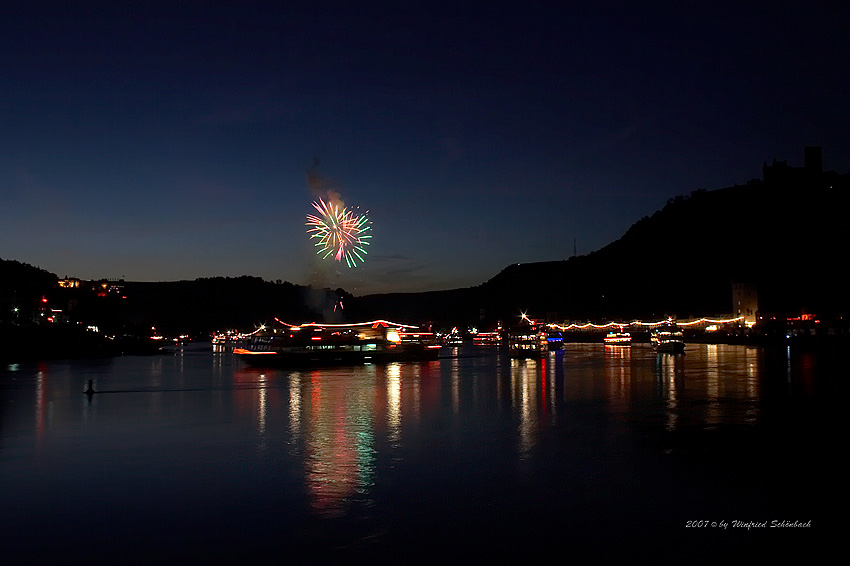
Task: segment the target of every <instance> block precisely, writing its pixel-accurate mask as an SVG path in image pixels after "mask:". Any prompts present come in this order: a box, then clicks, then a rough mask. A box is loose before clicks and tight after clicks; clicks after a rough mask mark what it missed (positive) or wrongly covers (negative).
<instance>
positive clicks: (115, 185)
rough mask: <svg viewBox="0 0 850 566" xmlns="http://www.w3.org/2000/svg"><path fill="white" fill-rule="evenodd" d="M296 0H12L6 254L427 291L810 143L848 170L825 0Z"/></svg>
mask: <svg viewBox="0 0 850 566" xmlns="http://www.w3.org/2000/svg"><path fill="white" fill-rule="evenodd" d="M119 4H120V5H119ZM175 4H176V5H175ZM278 4H282V5H284V6H281V5H278ZM289 4H290V3H285V2H281V3H271V2H239V3H236V2H234V3H221V2H183V3H179V2H123V3H117V2H103V3H95V2H82V3H77V2H74V3H71V2H49V3H45V2H42V3H39V2H22V3H19V4H17V3H12V4H9V3H4V7H2V8H0V120H2V129H0V257H2V258H4V259H18V260H20V261H25V262H27V263H31V264H34V265H38V266H40V267H42V268H44V269H47V270H49V271H52V272H55V273H57V274H58V275H59V276H63V275H69V276H78V277H82V278H85V279H90V278H101V277H109V278H117V277H122V276H123V277H125V278H127V279H132V280H175V279H194V278H196V277H205V276H213V275H226V276H238V275H243V274H247V275H256V276H260V277H263V278H265V279H283V280H288V281H291V282H293V283H299V284H308V283H311V284H314V285H321V286H332V287H337V286H342V287H344V288H345V289H346V290H348V291H350V292H353V293H354V294H356V295H362V294H367V293H371V292H383V291H390V290H401V291H418V290H432V289H445V288H454V287H461V286H470V285H477V284H479V283H481V282H483V281H485V280H487V279H489V278H490V277H492V276H494V275H495V274H496V273H498V272H499V271H500V270H501V269H502V268H504V267H505V266H506V265H508V264H509V263H517V262H532V261H545V260H558V259H566V258H568V257H569V256H570V255H572V252H573V240H574V239H575V240H576V242H577V249H578V252H579V253H580V254H583V253H589V252H591V251H594V250H597V249H599V248H601V247H603V246H605V245H606V244H608V243H610V242H612V241H614V240H616V239H617V238H619V237H620V236H621V235H622V234H623V233H624V232H625V230H626V229H627V228H628V227H629V226H630V225H631V224H633V223H634V222H635V221H636V220H638V219H639V218H641V217H642V216H645V215H649V214H652V213H653V212H654V211H655V210H657V209H659V208H660V207H662V206H663V205H664V203H665V202H666V201H667V199H668V198H670V197H672V196H675V195H679V194H687V193H689V192H690V191H692V190H695V189H702V188H705V189H716V188H722V187H725V186H730V185H733V184H735V183H739V184H743V183H746V182H747V181H748V180H750V179H752V178H756V177H759V176H760V174H761V164H762V162H763V161H765V160H768V161H770V160H772V159H773V158H777V159H787V160H789V162H790V163H791V164H792V165H801V164H802V155H803V147H804V146H806V145H821V146H823V154H824V166H825V167H826V168H827V169H833V170H837V171H840V172H842V173H845V172H847V171H848V170H850V135H848V134H850V74H848V72H847V61H848V60H850V8H848V7H846V4H845V3H844V2H832V3H829V2H779V1H776V2H764V3H759V2H728V3H721V2H716V1H712V2H704V3H700V2H649V3H646V2H633V3H626V2H598V1H596V2H587V3H573V2H556V3H548V2H543V3H533V4H534V6H533V7H529V6H527V5H526V4H527V3H525V2H522V3H521V2H517V3H515V4H514V5H513V6H511V5H508V3H503V2H495V3H494V2H477V3H469V2H462V1H458V2H451V3H447V4H444V5H442V6H438V5H437V4H436V3H433V2H428V3H422V5H421V6H420V5H419V4H417V3H406V2H392V3H384V4H374V3H358V2H328V3H323V2H311V3H309V4H305V5H303V6H302V7H293V6H289ZM647 4H650V5H647ZM10 6H11V7H10ZM425 6H427V7H425ZM316 158H318V159H319V160H320V165H319V167H318V172H319V174H320V175H321V177H322V180H323V183H324V186H325V187H330V188H333V189H334V190H335V191H337V192H338V193H340V195H341V197H342V199H343V200H344V201H345V203H346V204H347V205H350V206H359V207H360V208H361V210H364V209H365V210H369V216H370V217H371V219H372V221H373V224H372V232H373V238H372V245H371V246H370V248H369V255H368V257H367V260H366V263H365V264H363V265H362V266H359V267H357V268H355V269H349V268H346V267H345V266H344V265H339V264H337V263H336V262H333V261H332V260H330V259H329V260H325V261H324V262H323V261H321V260H320V259H319V258H318V257H317V256H315V254H314V252H313V248H312V244H311V242H310V241H309V239H308V237H307V235H306V229H305V226H304V223H305V216H306V215H307V214H309V213H310V212H311V211H312V208H311V206H310V203H311V201H312V200H313V198H315V196H316V192H315V190H313V189H311V187H310V185H309V183H308V181H307V171H308V170H309V169H310V168H311V166H313V164H314V160H315V159H316ZM735 213H736V211H730V216H729V217H728V218H720V219H718V227H724V228H725V227H728V226H729V225H730V224H740V225H744V226H745V225H746V218H740V217H736V216H733V214H735ZM707 228H709V227H707ZM648 253H649V252H648Z"/></svg>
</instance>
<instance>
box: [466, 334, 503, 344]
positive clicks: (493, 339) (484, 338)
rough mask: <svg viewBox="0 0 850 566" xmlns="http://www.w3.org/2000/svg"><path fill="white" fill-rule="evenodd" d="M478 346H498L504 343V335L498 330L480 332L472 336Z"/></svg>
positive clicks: (473, 341)
mask: <svg viewBox="0 0 850 566" xmlns="http://www.w3.org/2000/svg"><path fill="white" fill-rule="evenodd" d="M472 343H473V344H475V345H476V346H498V345H499V344H501V343H502V335H501V334H499V333H498V332H479V333H478V334H476V335H475V336H473V337H472Z"/></svg>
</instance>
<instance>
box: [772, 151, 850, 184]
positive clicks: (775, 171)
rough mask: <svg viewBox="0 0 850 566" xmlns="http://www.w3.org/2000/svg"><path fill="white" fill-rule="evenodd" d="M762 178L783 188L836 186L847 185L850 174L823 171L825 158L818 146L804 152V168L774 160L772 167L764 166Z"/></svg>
mask: <svg viewBox="0 0 850 566" xmlns="http://www.w3.org/2000/svg"><path fill="white" fill-rule="evenodd" d="M762 178H763V179H764V182H765V183H768V184H771V185H781V186H789V185H793V186H801V185H803V186H806V185H808V186H811V185H812V184H817V185H821V186H827V185H830V186H832V185H834V184H835V183H836V182H844V183H847V182H848V180H850V173H848V174H845V175H840V174H838V173H836V172H835V171H824V170H823V156H822V153H821V148H820V147H818V146H809V147H806V148H805V150H804V151H803V166H802V167H793V166H791V165H788V162H787V161H777V160H776V159H774V160H773V163H771V164H770V165H768V164H767V162H764V164H763V165H762Z"/></svg>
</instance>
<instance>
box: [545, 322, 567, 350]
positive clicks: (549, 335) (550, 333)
mask: <svg viewBox="0 0 850 566" xmlns="http://www.w3.org/2000/svg"><path fill="white" fill-rule="evenodd" d="M546 348H547V349H548V350H552V351H554V350H562V349H563V348H564V333H563V332H561V331H560V330H556V329H554V328H550V329H548V330H547V331H546Z"/></svg>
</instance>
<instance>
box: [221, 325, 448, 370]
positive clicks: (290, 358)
mask: <svg viewBox="0 0 850 566" xmlns="http://www.w3.org/2000/svg"><path fill="white" fill-rule="evenodd" d="M281 325H282V326H283V328H281V329H278V328H275V329H274V330H273V331H271V332H268V331H267V332H263V333H257V334H255V335H253V336H252V337H251V338H250V340H249V341H248V343H247V344H246V345H245V347H243V348H236V349H234V350H233V353H234V354H235V355H237V356H238V357H239V358H241V359H242V360H244V361H245V362H246V363H248V364H250V365H253V366H259V367H312V366H325V365H358V364H363V363H386V362H394V361H427V360H436V359H437V356H438V354H439V352H440V345H439V344H437V341H436V338H435V337H434V335H433V334H432V333H430V332H423V331H420V330H419V329H418V327H416V326H410V325H405V324H397V323H393V322H389V321H385V320H376V321H372V322H363V323H357V324H318V323H309V324H301V325H294V324H285V323H281Z"/></svg>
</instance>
